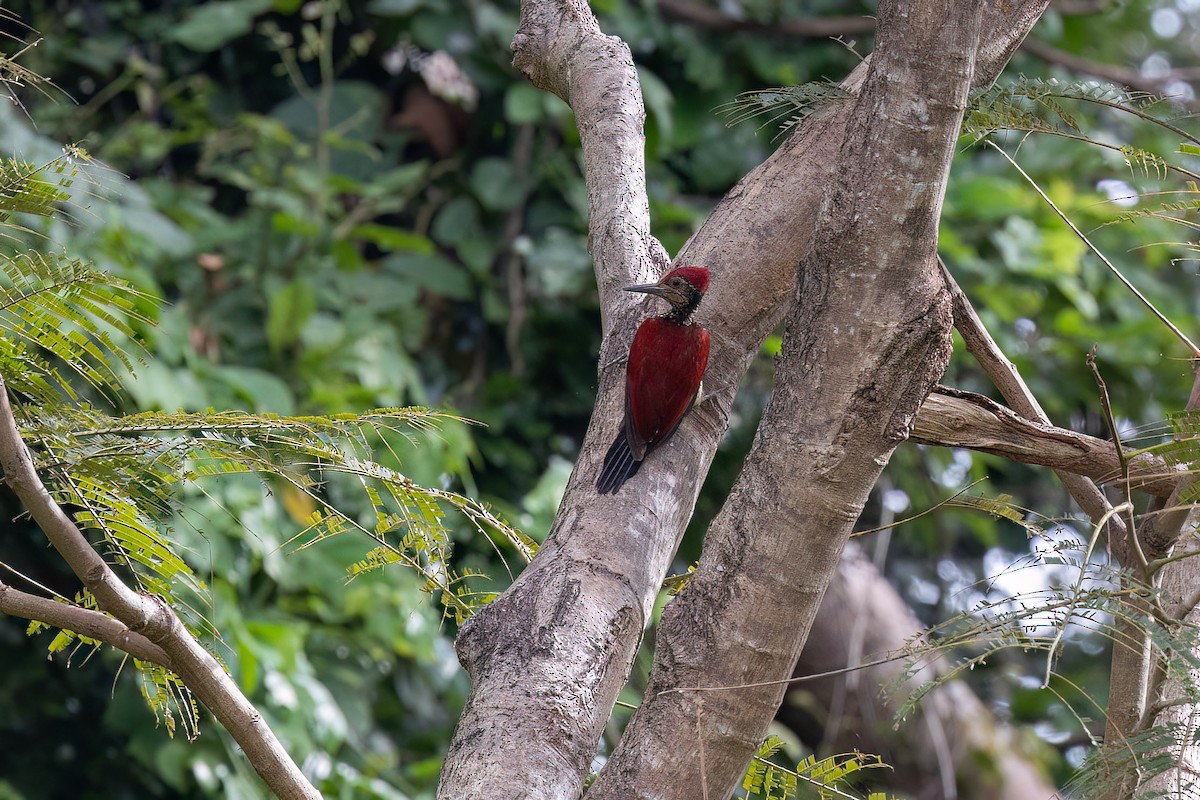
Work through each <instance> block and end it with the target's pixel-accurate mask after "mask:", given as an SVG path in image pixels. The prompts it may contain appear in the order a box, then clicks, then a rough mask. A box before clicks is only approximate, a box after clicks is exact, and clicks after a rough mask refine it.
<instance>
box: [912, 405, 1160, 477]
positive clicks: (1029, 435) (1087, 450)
mask: <svg viewBox="0 0 1200 800" xmlns="http://www.w3.org/2000/svg"><path fill="white" fill-rule="evenodd" d="M910 438H911V439H912V441H914V442H916V443H918V444H929V445H937V446H939V447H963V448H967V449H969V450H977V451H979V452H981V453H991V454H992V455H997V456H1003V457H1004V458H1007V459H1010V460H1012V461H1019V462H1021V463H1023V464H1034V465H1037V466H1042V467H1050V468H1052V469H1054V470H1056V471H1057V472H1059V473H1064V474H1069V475H1071V476H1074V477H1079V476H1082V477H1084V478H1086V479H1088V480H1096V481H1100V482H1103V483H1118V482H1120V481H1121V480H1122V478H1121V460H1120V458H1118V456H1117V448H1116V447H1115V446H1114V445H1113V443H1112V442H1109V441H1106V440H1104V439H1097V438H1096V437H1094V436H1088V435H1086V434H1082V433H1076V432H1075V431H1071V430H1067V429H1065V428H1056V427H1054V426H1053V425H1049V424H1045V423H1041V422H1034V421H1032V420H1029V419H1026V418H1024V417H1022V416H1019V415H1018V414H1016V413H1015V412H1013V411H1012V410H1010V409H1008V408H1006V407H1005V406H1002V405H1000V404H999V403H996V402H995V401H993V400H989V399H988V398H986V397H984V396H983V395H979V394H975V393H974V392H963V391H959V390H956V389H949V388H947V387H945V386H939V387H938V388H937V389H936V390H935V391H934V392H933V393H932V394H930V395H929V397H928V398H926V400H925V403H924V404H923V405H922V406H921V410H920V411H919V412H918V413H917V419H916V423H915V425H914V426H913V432H912V436H911V437H910ZM1179 475H1180V470H1177V469H1173V468H1171V467H1170V466H1169V465H1167V464H1166V462H1164V461H1163V460H1162V459H1161V458H1159V457H1157V456H1154V455H1151V454H1149V453H1142V454H1140V455H1137V456H1133V457H1132V458H1131V459H1130V474H1129V485H1130V488H1133V489H1139V490H1141V491H1143V492H1147V493H1149V494H1151V495H1155V496H1160V497H1166V496H1168V495H1170V494H1171V493H1172V492H1173V491H1174V490H1175V486H1176V484H1177V483H1178V480H1179Z"/></svg>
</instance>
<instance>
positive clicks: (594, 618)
mask: <svg viewBox="0 0 1200 800" xmlns="http://www.w3.org/2000/svg"><path fill="white" fill-rule="evenodd" d="M1046 2H1047V0H1023V2H1020V3H1018V4H1016V5H1015V6H1009V5H1004V6H1003V7H1001V6H1000V5H999V4H997V5H995V6H989V9H988V10H987V11H986V12H985V23H986V30H987V37H986V41H983V42H981V44H980V49H979V57H978V59H977V69H976V82H977V84H978V85H987V84H989V83H990V82H992V81H994V80H995V78H996V76H997V75H998V74H999V73H1000V70H1001V69H1002V68H1003V66H1004V64H1005V62H1006V61H1007V59H1008V57H1009V55H1011V53H1012V51H1013V50H1014V49H1016V47H1017V46H1018V45H1019V44H1020V42H1021V40H1022V39H1023V38H1024V36H1025V35H1026V33H1027V32H1028V30H1029V28H1030V27H1031V26H1032V25H1033V23H1034V22H1035V21H1036V20H1037V18H1038V16H1039V15H1040V14H1041V11H1042V9H1043V8H1044V7H1045V5H1046ZM513 44H514V50H515V51H516V53H517V58H516V62H517V63H518V64H519V65H520V66H521V69H522V70H523V71H525V72H526V74H529V75H530V76H531V79H532V80H534V81H535V83H536V84H537V85H539V86H545V87H548V88H550V89H551V90H552V91H554V92H556V93H557V94H559V96H560V97H563V98H564V99H566V100H567V102H568V103H569V104H570V105H571V107H572V109H573V110H574V112H575V118H576V124H577V126H578V128H579V130H580V136H581V140H582V142H583V146H584V150H585V154H586V153H595V154H597V155H596V156H591V155H585V177H586V179H587V183H588V195H589V203H590V204H591V205H590V206H589V225H590V230H591V240H590V246H591V249H592V253H593V258H594V260H595V262H596V273H597V283H598V285H599V286H600V288H601V300H602V317H603V323H604V328H605V334H606V335H605V340H604V344H603V345H602V347H601V358H600V365H601V368H600V375H599V391H598V398H597V403H596V409H595V411H594V413H593V416H592V422H591V426H590V427H589V430H588V434H587V436H586V438H585V440H584V443H583V447H582V451H581V454H580V458H579V460H578V462H577V463H576V468H575V471H574V473H573V474H572V478H571V481H570V482H569V484H568V486H567V490H566V493H565V495H564V497H563V501H562V503H561V505H560V507H559V511H558V516H557V518H556V520H555V522H554V525H553V527H552V529H551V531H550V535H549V537H548V538H547V540H546V542H545V544H544V545H543V546H542V548H541V550H540V551H539V553H538V556H537V557H536V558H535V559H534V561H533V563H532V564H530V566H529V567H527V568H526V569H525V570H524V572H522V573H521V575H520V576H519V577H518V579H517V581H516V582H515V583H514V584H513V586H512V587H510V589H509V590H508V591H507V592H505V594H504V595H502V596H501V597H500V598H499V599H497V600H496V601H495V602H493V603H491V604H490V605H489V606H487V607H485V608H484V609H483V610H482V611H481V612H480V613H479V614H478V615H476V617H475V618H473V619H472V620H471V621H470V622H468V623H467V625H466V626H464V628H463V630H462V632H461V633H460V635H459V639H458V642H457V647H458V652H459V658H460V660H461V661H462V662H463V665H464V666H465V667H466V669H467V670H468V672H469V673H470V674H471V677H472V682H473V685H472V693H471V696H470V698H468V702H467V704H466V708H465V710H464V713H463V716H462V718H461V719H460V722H459V726H458V728H457V729H456V732H455V735H454V739H453V741H452V743H451V747H450V751H449V753H448V755H447V758H446V761H445V763H444V766H443V773H442V782H441V784H440V786H439V797H441V798H445V799H446V800H466V799H467V798H492V797H496V796H512V797H523V796H533V797H537V798H539V800H552V798H559V797H565V798H573V797H577V796H578V795H579V794H580V793H581V792H582V787H583V779H584V775H585V773H586V771H587V769H588V766H589V765H590V763H591V761H592V758H593V756H594V753H595V745H596V742H597V740H598V739H599V737H600V734H601V732H602V730H603V728H604V725H605V723H606V722H607V720H608V717H609V714H610V711H611V708H612V704H613V702H614V701H615V700H616V696H617V693H618V692H619V691H620V689H621V687H622V686H623V684H624V680H625V676H626V675H627V674H628V671H629V669H630V665H631V664H632V661H633V655H634V653H635V652H636V649H637V645H638V641H639V639H640V636H641V632H642V629H643V627H644V625H645V624H646V621H647V620H648V618H649V613H650V609H651V608H652V606H653V602H654V598H655V596H656V594H657V591H658V587H659V586H660V585H661V582H662V579H663V576H664V575H665V574H666V571H667V569H668V567H669V566H670V562H671V558H672V556H673V554H674V550H675V547H676V544H677V542H678V540H679V538H680V537H681V536H682V534H683V529H684V527H685V525H686V522H687V520H688V518H689V517H690V515H691V511H692V507H693V505H694V503H695V500H696V496H697V494H698V492H699V489H700V484H701V483H702V481H703V476H704V474H705V472H706V471H707V468H708V464H709V462H710V461H711V459H712V456H713V453H714V452H715V450H716V446H717V443H718V441H719V439H720V435H721V433H722V432H723V431H724V428H725V420H726V417H727V415H728V413H729V409H730V406H731V404H732V399H733V394H734V392H735V391H736V388H737V386H738V383H739V382H740V380H741V378H742V376H743V375H744V374H745V372H746V370H747V368H748V366H749V364H750V362H751V361H752V359H753V357H754V355H755V354H756V353H757V352H758V349H759V347H760V346H761V344H762V341H763V340H764V339H765V338H766V336H767V335H768V334H769V333H770V332H771V331H772V330H773V329H774V328H775V326H776V325H777V324H778V322H779V320H780V319H781V318H782V316H783V314H784V312H785V310H786V308H787V305H788V303H789V301H790V298H791V296H792V286H793V285H794V283H795V277H796V268H797V265H798V264H799V263H800V261H801V260H802V259H803V257H804V256H805V254H806V253H807V252H808V251H809V245H810V243H811V241H812V233H813V228H814V220H815V219H816V216H817V212H818V210H819V205H820V202H821V196H822V191H823V187H824V186H826V185H827V184H828V182H829V181H830V179H831V176H832V174H833V171H834V165H835V164H836V163H837V153H838V150H839V148H840V147H841V142H842V138H843V135H844V131H845V129H846V126H847V124H848V122H849V120H850V118H851V114H852V111H853V106H852V104H843V105H840V106H835V107H831V108H829V109H828V110H827V111H825V112H823V113H822V114H821V115H818V117H815V118H813V119H812V120H810V121H809V122H808V123H807V124H806V126H805V128H804V130H802V131H800V132H799V133H798V134H797V135H794V136H792V137H790V138H789V139H788V140H786V141H785V142H784V143H783V144H782V145H781V146H780V147H779V149H778V150H776V152H775V153H774V154H773V155H772V156H770V157H769V158H768V159H767V161H765V162H764V163H763V164H762V165H760V166H759V167H758V168H756V169H755V170H754V171H752V172H751V173H750V174H749V175H747V176H746V177H745V178H743V180H742V181H741V182H740V183H739V184H738V186H737V187H735V188H734V189H733V190H732V191H731V192H730V193H729V194H728V195H727V196H726V197H725V199H724V200H723V201H722V202H721V203H720V204H719V205H718V207H717V208H716V209H715V211H714V212H713V214H712V215H711V216H710V217H709V219H708V220H707V221H706V222H705V224H704V226H703V228H702V229H701V230H700V231H699V232H698V233H697V234H696V236H695V237H693V239H692V240H691V242H690V243H689V244H688V245H687V246H686V247H685V248H684V251H683V253H681V255H680V261H682V262H684V263H691V264H703V265H706V266H708V267H710V269H711V270H712V271H713V284H712V286H711V287H710V290H709V293H708V295H707V296H706V298H705V301H704V304H703V305H701V307H700V310H699V312H698V315H697V321H698V322H700V323H701V324H704V325H705V327H707V328H708V329H709V330H710V331H711V332H712V335H713V351H712V356H711V358H710V361H709V370H708V375H707V377H706V381H705V387H706V392H708V393H709V396H708V398H707V400H706V402H704V403H702V404H701V405H700V406H699V407H698V408H697V409H696V411H694V412H693V413H692V414H690V415H689V416H688V418H687V419H685V420H684V423H683V425H682V427H681V428H680V429H679V431H678V432H677V433H676V434H675V436H674V437H673V439H672V440H671V441H670V442H668V443H667V444H666V445H664V447H663V448H662V449H661V450H660V451H656V453H655V455H654V457H652V458H651V459H650V460H649V461H648V463H647V465H646V466H645V467H643V469H642V470H641V472H640V473H639V474H638V476H637V477H636V478H635V479H634V480H633V481H631V482H630V483H629V484H627V485H626V488H624V489H622V491H621V492H620V493H618V494H616V495H611V496H606V497H603V498H601V497H599V496H598V495H597V494H596V492H595V489H594V481H595V477H596V474H597V472H598V470H599V466H600V462H601V459H602V455H603V453H604V450H605V448H606V447H607V446H608V445H609V443H610V442H611V441H612V437H613V436H614V435H615V433H616V430H617V427H618V424H619V421H620V416H621V415H620V404H621V394H620V391H619V389H620V384H621V378H622V372H623V368H624V364H623V363H622V362H621V358H623V357H624V354H625V353H626V352H627V347H628V342H629V339H630V338H631V337H632V334H633V321H634V317H635V314H634V313H632V312H633V310H634V306H631V305H630V304H629V302H628V299H626V298H617V297H616V295H618V294H621V293H620V292H618V291H617V287H619V286H622V285H624V284H625V283H628V282H630V281H629V276H635V277H637V278H641V276H642V275H643V274H644V272H645V271H647V270H649V269H650V268H651V267H652V266H658V265H659V262H660V261H663V260H665V258H664V257H663V254H662V250H661V248H660V247H659V245H658V244H657V242H655V241H654V240H653V238H652V237H651V236H650V234H649V222H648V217H647V215H646V212H645V207H646V206H645V186H644V167H643V162H642V147H643V139H642V131H641V123H642V120H643V117H644V111H643V109H642V104H641V98H640V95H639V94H638V91H637V85H636V82H635V80H634V78H633V75H634V70H633V67H632V64H631V60H630V58H629V52H628V49H627V48H625V47H624V45H622V44H621V43H620V41H619V40H617V39H614V38H612V37H607V36H604V35H603V34H602V33H601V32H600V31H599V28H598V26H597V25H596V23H595V20H594V18H592V17H591V16H590V12H587V9H586V6H585V5H584V4H583V3H582V2H581V1H580V0H524V2H523V3H522V24H521V29H520V31H519V33H518V35H517V37H516V38H514V42H513ZM870 58H871V57H870V56H869V57H868V59H867V60H868V62H869V61H870ZM866 69H867V67H866V66H865V65H860V68H859V70H857V71H856V73H855V74H854V75H852V76H851V79H850V80H851V81H854V80H857V79H858V78H859V76H861V74H863V73H865V71H866ZM606 148H607V149H606ZM603 153H607V155H601V154H603ZM611 159H615V160H611ZM621 159H623V160H621ZM751 253H752V254H753V257H752V258H750V257H748V254H751ZM659 270H660V271H661V266H659ZM745 287H754V291H746V290H745ZM514 730H520V731H522V735H521V736H520V737H515V738H514V736H513V731H514Z"/></svg>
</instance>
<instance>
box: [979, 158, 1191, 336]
mask: <svg viewBox="0 0 1200 800" xmlns="http://www.w3.org/2000/svg"><path fill="white" fill-rule="evenodd" d="M984 141H985V142H987V144H988V145H989V146H990V147H991V148H992V149H993V150H995V151H996V152H997V153H999V154H1000V155H1002V156H1004V158H1005V159H1007V161H1008V163H1009V164H1012V166H1013V168H1014V169H1016V171H1017V172H1019V173H1021V177H1023V178H1024V179H1025V180H1026V181H1027V182H1028V183H1029V185H1030V186H1032V187H1033V189H1034V191H1035V192H1037V193H1038V195H1039V196H1040V197H1041V198H1042V200H1043V201H1045V203H1046V205H1048V206H1050V208H1051V209H1052V210H1053V211H1054V213H1055V214H1057V215H1058V218H1059V219H1061V220H1062V221H1063V222H1065V223H1067V227H1069V228H1070V229H1071V230H1072V232H1074V234H1075V235H1076V236H1078V237H1079V239H1080V241H1082V242H1083V243H1084V244H1085V245H1087V248H1088V249H1089V250H1091V251H1092V253H1094V254H1095V255H1096V257H1097V258H1099V259H1100V260H1101V261H1102V262H1104V266H1106V267H1108V269H1109V270H1110V271H1111V272H1112V274H1114V275H1116V276H1117V279H1118V280H1120V281H1121V283H1123V284H1125V287H1126V288H1127V289H1129V291H1131V292H1133V295H1134V297H1136V298H1137V299H1138V300H1140V301H1141V302H1142V304H1143V305H1145V306H1146V308H1148V309H1149V310H1150V313H1151V314H1153V315H1154V316H1155V317H1157V318H1158V320H1159V321H1160V322H1162V323H1163V324H1164V325H1166V326H1167V327H1168V328H1170V329H1171V332H1172V333H1174V334H1175V336H1176V337H1178V338H1179V340H1180V341H1181V342H1183V343H1184V344H1185V345H1187V348H1188V350H1189V351H1190V352H1191V357H1192V358H1200V347H1197V346H1196V344H1195V343H1194V342H1193V341H1192V340H1191V339H1189V338H1188V336H1187V334H1185V333H1184V332H1183V331H1181V330H1180V329H1179V328H1178V327H1177V326H1176V325H1175V323H1174V322H1171V320H1169V319H1167V317H1166V315H1165V314H1163V313H1162V312H1161V311H1159V310H1158V309H1157V308H1156V307H1155V306H1154V304H1153V303H1151V302H1150V299H1149V298H1148V297H1146V295H1144V294H1142V293H1141V291H1139V290H1138V288H1137V287H1136V286H1134V285H1133V283H1132V282H1130V280H1129V279H1128V278H1126V277H1125V276H1124V275H1123V274H1122V273H1121V270H1119V269H1117V267H1116V265H1115V264H1113V263H1112V261H1110V260H1109V259H1108V256H1106V255H1104V253H1102V252H1100V250H1099V248H1097V247H1096V246H1095V245H1094V244H1092V241H1091V239H1089V238H1088V237H1087V235H1086V234H1085V233H1084V232H1083V231H1081V230H1079V228H1078V227H1076V225H1075V223H1074V222H1072V221H1071V218H1070V217H1068V216H1067V215H1066V214H1064V213H1063V212H1062V210H1061V209H1060V208H1059V207H1058V206H1057V205H1056V204H1055V202H1054V201H1053V200H1051V199H1050V196H1049V195H1048V194H1046V193H1045V192H1044V191H1042V187H1041V186H1039V185H1038V183H1037V181H1035V180H1034V179H1033V178H1031V177H1030V176H1029V173H1027V172H1026V171H1025V170H1023V169H1022V168H1021V165H1020V164H1018V163H1017V162H1016V160H1015V159H1014V158H1013V157H1012V156H1010V155H1009V154H1008V153H1007V152H1005V150H1004V148H1002V147H1001V146H1000V145H998V144H996V143H995V142H994V141H992V140H991V139H985V140H984Z"/></svg>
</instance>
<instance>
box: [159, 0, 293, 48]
mask: <svg viewBox="0 0 1200 800" xmlns="http://www.w3.org/2000/svg"><path fill="white" fill-rule="evenodd" d="M270 8H271V0H214V1H213V2H209V3H205V4H204V5H202V6H200V7H199V8H194V9H192V10H191V11H190V12H188V13H187V14H186V16H185V17H184V20H183V22H180V23H179V24H177V25H175V26H174V27H172V28H171V29H170V30H169V31H168V33H167V38H168V39H170V40H171V41H173V42H179V43H180V44H182V45H186V46H187V47H190V48H191V49H193V50H196V51H199V52H202V53H206V52H210V51H212V50H216V49H218V48H220V47H222V46H223V45H225V43H227V42H229V41H230V40H232V39H236V38H237V37H239V36H245V35H246V34H247V33H249V32H250V31H251V30H252V29H253V27H254V18H255V17H257V16H258V15H259V14H262V13H263V12H265V11H267V10H269V9H270Z"/></svg>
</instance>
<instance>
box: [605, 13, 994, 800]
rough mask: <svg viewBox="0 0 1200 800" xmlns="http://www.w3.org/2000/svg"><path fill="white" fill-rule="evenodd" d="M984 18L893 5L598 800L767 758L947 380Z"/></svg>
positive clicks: (728, 787)
mask: <svg viewBox="0 0 1200 800" xmlns="http://www.w3.org/2000/svg"><path fill="white" fill-rule="evenodd" d="M980 19H981V4H980V3H976V2H963V0H941V1H940V2H937V1H929V2H920V3H912V2H909V3H900V2H891V3H889V2H884V3H881V4H880V10H879V31H878V36H877V49H876V50H875V52H874V53H872V58H871V63H870V66H869V68H868V71H867V73H866V75H865V78H864V80H863V84H862V90H861V94H860V96H859V98H858V101H857V102H856V103H855V104H854V109H853V113H852V118H851V119H852V121H851V122H850V124H849V125H848V127H847V132H846V138H845V141H844V143H843V145H842V147H841V148H840V152H839V156H838V160H837V162H836V163H837V166H836V173H835V176H834V181H833V183H832V185H831V186H830V187H829V189H828V191H827V194H826V197H825V200H824V202H823V203H822V207H821V211H820V213H819V216H818V218H817V230H816V233H815V237H814V241H813V247H812V250H811V251H810V253H809V254H808V256H807V257H806V258H805V259H804V260H803V261H802V263H801V267H800V275H799V279H798V281H797V283H796V288H795V292H794V295H793V298H794V299H793V306H792V310H791V312H790V313H789V314H788V320H787V329H786V332H785V334H784V343H783V350H782V355H781V356H780V359H779V362H778V365H777V369H776V381H775V389H774V392H773V393H772V396H771V399H770V401H769V402H768V404H767V407H766V409H765V411H764V413H763V418H762V422H761V423H760V425H759V429H758V434H757V435H756V437H755V440H754V443H753V445H752V446H751V449H750V453H749V454H748V455H747V457H746V462H745V465H744V466H743V469H742V472H741V474H740V476H739V477H738V480H737V482H736V483H735V484H734V487H733V489H732V491H731V493H730V497H729V500H728V501H727V502H726V504H725V506H724V507H723V508H722V509H721V512H720V513H719V514H718V515H717V517H716V519H714V521H713V523H712V525H711V526H710V528H709V531H708V534H707V536H706V538H705V546H704V552H703V555H702V557H701V559H700V564H699V566H698V568H697V570H696V572H695V574H694V575H693V577H692V579H691V580H690V581H689V583H688V585H687V586H686V587H685V588H684V590H683V591H682V592H681V593H680V594H679V596H678V597H676V598H675V600H674V601H673V602H671V603H670V604H669V605H668V606H667V608H666V610H665V611H664V613H663V617H662V622H661V624H660V626H659V631H658V637H657V641H656V651H655V663H654V669H653V672H652V674H651V678H650V683H649V685H648V687H647V690H646V695H645V699H644V700H643V703H642V705H641V707H640V708H639V709H638V712H637V714H636V715H635V717H634V719H633V720H632V721H631V723H630V725H629V727H628V728H627V729H626V732H625V735H624V737H623V738H622V741H621V744H620V747H619V748H618V750H617V751H616V752H615V753H614V754H613V757H612V758H611V759H610V761H609V763H608V765H607V766H606V768H605V770H604V771H603V772H602V773H601V774H600V777H599V778H598V779H597V781H596V783H595V784H594V785H593V787H592V789H591V791H590V792H589V796H594V797H596V798H598V800H609V799H610V798H611V799H613V800H615V798H633V797H645V798H649V797H687V798H694V797H701V796H704V795H706V794H707V795H710V796H713V797H727V796H729V794H730V793H731V791H732V790H733V787H734V786H735V785H736V783H737V781H738V779H739V778H740V777H741V775H742V773H743V771H744V770H745V767H746V763H747V762H748V761H749V759H750V756H751V755H752V754H753V753H754V750H755V748H756V747H757V746H758V744H759V742H760V741H761V740H762V737H763V735H764V734H765V732H766V729H767V725H768V724H769V723H770V721H771V719H772V717H773V716H774V713H775V711H776V709H777V708H778V706H779V702H780V700H781V698H782V696H783V692H784V688H785V685H784V683H783V682H784V681H786V679H787V678H788V677H789V676H790V675H791V672H792V669H793V668H794V666H795V663H796V659H797V657H798V656H799V653H800V649H801V648H802V647H803V644H804V642H805V639H806V637H807V634H808V630H809V628H810V626H811V625H812V621H813V618H814V617H815V615H816V611H817V607H818V605H819V603H820V600H821V597H822V595H823V594H824V592H825V589H826V586H827V585H828V582H829V580H830V577H831V576H832V574H833V572H834V570H835V569H836V567H837V563H838V557H839V555H840V553H841V550H842V547H843V546H844V545H845V542H846V540H847V537H848V535H849V533H850V529H851V526H852V525H853V522H854V521H855V519H857V517H858V514H859V512H860V511H861V509H862V506H863V504H864V503H865V501H866V498H867V497H868V495H869V493H870V491H871V488H872V486H873V485H874V483H875V481H876V479H877V478H878V476H879V473H880V472H881V470H882V469H883V467H884V465H885V464H886V463H887V461H888V458H889V457H890V455H891V453H892V451H893V450H894V449H895V447H896V446H897V445H898V444H899V443H900V442H901V441H902V440H903V439H904V438H906V437H907V435H908V432H909V430H910V428H911V426H912V421H913V418H914V417H915V416H916V413H917V409H918V408H919V407H920V405H921V403H922V401H923V400H924V399H925V397H926V395H927V394H928V393H929V391H930V389H932V388H933V386H934V384H935V383H936V381H937V378H938V377H939V376H940V375H941V374H942V371H943V370H944V369H945V366H946V364H947V363H948V361H949V357H950V341H949V333H950V328H951V324H952V317H951V312H950V302H949V298H948V296H947V294H946V292H945V285H944V281H943V279H942V277H941V274H940V272H939V270H938V267H937V253H936V244H937V225H938V220H939V216H940V212H941V204H942V197H943V194H944V190H945V182H946V178H947V176H948V174H949V167H950V161H951V159H952V157H953V154H954V143H955V141H956V140H957V138H958V131H959V126H960V124H961V121H962V114H963V112H964V111H965V109H966V103H967V93H968V90H969V88H970V86H971V83H972V78H973V76H974V72H975V59H976V52H977V49H978V42H979V33H980ZM714 687H726V688H720V689H717V690H715V691H709V689H711V688H714Z"/></svg>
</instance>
